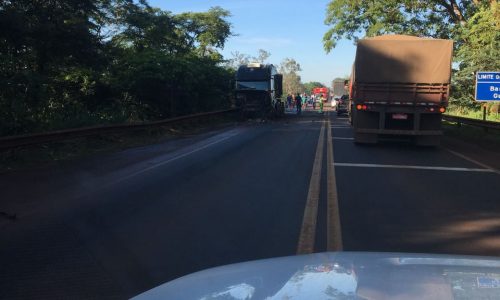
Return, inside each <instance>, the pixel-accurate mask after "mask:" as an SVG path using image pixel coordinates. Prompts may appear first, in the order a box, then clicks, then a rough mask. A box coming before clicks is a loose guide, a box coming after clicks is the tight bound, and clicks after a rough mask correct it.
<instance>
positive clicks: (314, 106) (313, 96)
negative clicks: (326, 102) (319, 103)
mask: <svg viewBox="0 0 500 300" xmlns="http://www.w3.org/2000/svg"><path fill="white" fill-rule="evenodd" d="M311 98H312V104H313V110H314V109H316V95H312V96H311Z"/></svg>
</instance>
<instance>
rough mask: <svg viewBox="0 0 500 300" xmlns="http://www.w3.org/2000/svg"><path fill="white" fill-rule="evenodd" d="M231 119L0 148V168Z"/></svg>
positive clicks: (113, 148)
mask: <svg viewBox="0 0 500 300" xmlns="http://www.w3.org/2000/svg"><path fill="white" fill-rule="evenodd" d="M232 123H234V116H230V115H227V116H222V115H221V116H212V117H209V118H206V119H203V120H201V119H200V120H189V121H182V122H179V123H177V124H172V125H168V126H161V127H155V128H149V129H138V130H128V131H123V132H119V133H118V132H117V133H111V134H103V135H97V136H89V137H82V138H75V139H71V140H64V141H59V142H52V143H44V144H39V145H32V146H25V147H18V148H13V149H6V150H0V172H9V171H12V170H20V169H30V168H38V167H43V166H47V165H50V164H54V163H57V162H59V161H67V160H73V159H78V158H83V157H87V156H91V155H95V154H100V153H112V152H117V151H121V150H125V149H128V148H133V147H139V146H146V145H152V144H157V143H161V142H166V141H168V140H171V139H174V138H180V137H184V136H189V135H194V134H198V133H201V132H206V131H208V130H212V129H216V128H220V127H222V126H225V125H229V124H232Z"/></svg>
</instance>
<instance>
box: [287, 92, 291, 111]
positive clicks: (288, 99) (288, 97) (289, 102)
mask: <svg viewBox="0 0 500 300" xmlns="http://www.w3.org/2000/svg"><path fill="white" fill-rule="evenodd" d="M286 102H287V104H288V108H292V95H290V94H288V96H286Z"/></svg>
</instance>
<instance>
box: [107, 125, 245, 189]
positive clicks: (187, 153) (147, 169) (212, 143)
mask: <svg viewBox="0 0 500 300" xmlns="http://www.w3.org/2000/svg"><path fill="white" fill-rule="evenodd" d="M236 135H237V134H233V135H230V136H226V137H224V138H222V139H220V140H216V141H213V142H211V143H208V144H206V145H203V146H201V147H200V148H196V149H194V150H191V151H189V152H186V153H183V154H180V155H177V156H175V157H172V158H170V159H168V160H165V161H162V162H159V163H157V164H155V165H152V166H149V167H147V168H145V169H142V170H139V171H136V172H134V173H132V174H130V175H127V176H125V177H122V178H120V179H119V180H117V181H115V182H114V183H115V184H116V183H119V182H122V181H124V180H127V179H130V178H132V177H134V176H137V175H139V174H142V173H145V172H147V171H150V170H152V169H155V168H158V167H160V166H163V165H166V164H168V163H171V162H173V161H175V160H178V159H180V158H183V157H186V156H188V155H191V154H193V153H196V152H198V151H201V150H203V149H206V148H208V147H210V146H213V145H215V144H218V143H220V142H223V141H225V140H227V139H230V138H232V137H233V136H236Z"/></svg>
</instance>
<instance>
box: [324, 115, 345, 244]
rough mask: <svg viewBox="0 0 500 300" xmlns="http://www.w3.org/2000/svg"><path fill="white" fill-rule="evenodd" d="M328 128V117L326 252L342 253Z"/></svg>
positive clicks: (331, 145)
mask: <svg viewBox="0 0 500 300" xmlns="http://www.w3.org/2000/svg"><path fill="white" fill-rule="evenodd" d="M332 128H333V127H331V126H330V116H328V132H327V140H326V141H327V149H326V151H327V154H326V155H327V156H326V162H327V177H326V182H327V187H326V195H327V207H326V226H327V228H326V234H327V236H326V251H342V230H341V228H340V212H339V202H338V194H337V180H336V179H335V168H334V167H333V163H334V162H335V160H334V157H333V139H332V130H333V129H332Z"/></svg>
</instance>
